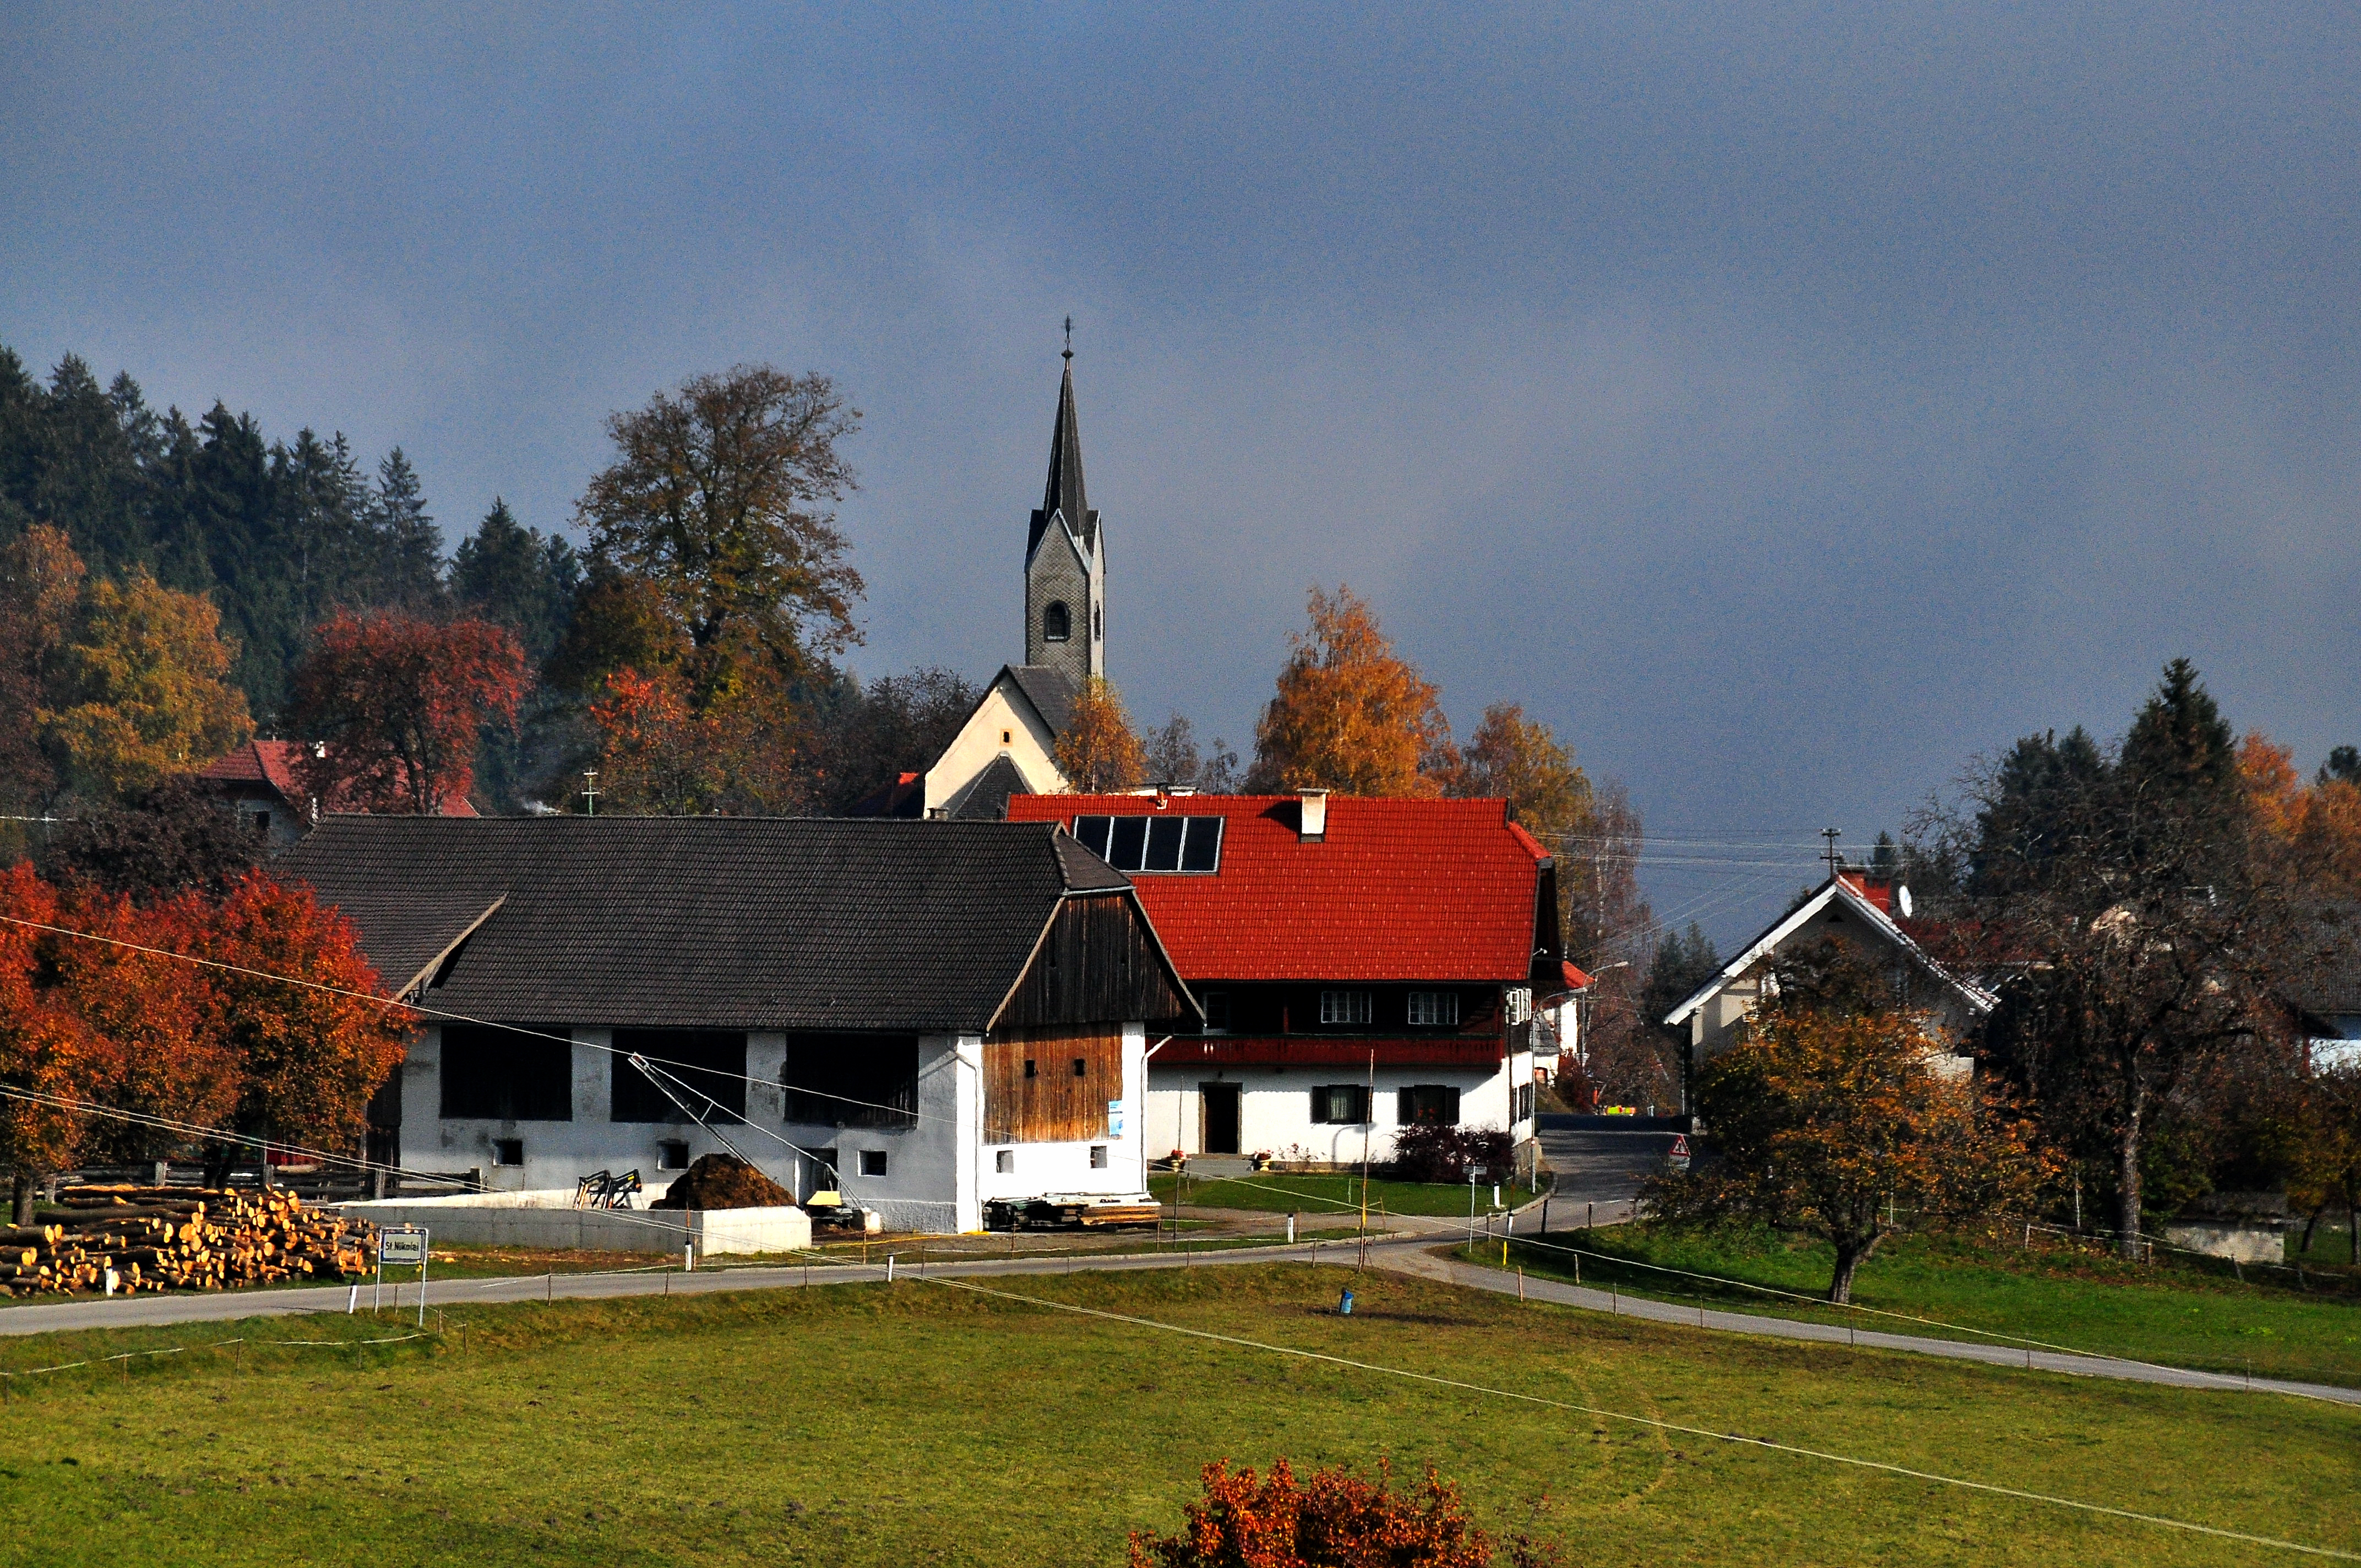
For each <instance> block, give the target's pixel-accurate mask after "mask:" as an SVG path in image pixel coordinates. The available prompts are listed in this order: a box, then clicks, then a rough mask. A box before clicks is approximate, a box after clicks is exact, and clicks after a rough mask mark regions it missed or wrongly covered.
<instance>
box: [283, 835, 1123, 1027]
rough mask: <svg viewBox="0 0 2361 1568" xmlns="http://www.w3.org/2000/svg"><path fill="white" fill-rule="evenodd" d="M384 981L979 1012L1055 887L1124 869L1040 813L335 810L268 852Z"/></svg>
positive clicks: (478, 1011) (878, 1015)
mask: <svg viewBox="0 0 2361 1568" xmlns="http://www.w3.org/2000/svg"><path fill="white" fill-rule="evenodd" d="M274 869H275V870H277V872H279V873H280V875H283V876H285V877H287V878H288V879H290V880H292V881H301V882H305V883H310V884H311V886H312V888H313V891H314V892H315V893H316V894H318V896H319V897H320V899H321V901H322V902H323V903H325V904H332V905H335V906H337V907H338V908H340V909H342V910H343V911H344V913H345V914H346V916H348V917H349V918H350V919H351V920H352V921H353V923H354V924H355V925H356V926H357V927H359V929H360V937H361V947H362V949H363V950H364V951H365V952H367V953H368V957H369V959H370V961H371V962H373V963H374V964H376V965H377V967H378V970H379V974H380V975H381V976H382V977H383V979H384V981H385V984H386V986H387V988H388V989H389V990H392V989H394V988H396V987H401V986H403V985H405V984H406V983H409V982H412V981H414V980H416V979H418V978H421V977H425V976H429V975H431V976H432V977H433V981H434V983H432V984H431V985H430V987H429V989H428V991H427V992H426V994H425V996H424V998H423V1001H424V1004H425V1005H426V1006H428V1007H430V1008H433V1009H434V1010H436V1011H438V1012H447V1013H456V1014H465V1015H467V1016H470V1017H477V1018H489V1019H500V1020H507V1021H529V1020H541V1021H546V1022H559V1023H579V1024H596V1025H617V1026H623V1027H666V1026H670V1027H681V1028H722V1029H878V1030H894V1031H898V1032H919V1033H923V1032H928V1031H961V1032H966V1033H974V1032H979V1031H981V1030H983V1028H984V1027H985V1026H986V1025H988V1024H989V1023H990V1021H991V1019H992V1017H993V1014H994V1012H995V1011H997V1009H998V1008H999V1006H1000V1004H1001V1002H1002V1000H1003V999H1004V998H1005V996H1006V995H1007V993H1008V992H1009V989H1010V988H1011V987H1012V986H1013V985H1015V984H1016V981H1017V979H1018V977H1019V976H1020V975H1021V974H1022V973H1023V972H1024V970H1025V967H1026V964H1027V960H1028V959H1029V958H1030V957H1031V955H1032V952H1033V948H1034V944H1035V942H1036V941H1037V940H1038V938H1039V937H1040V935H1041V933H1042V931H1043V929H1044V928H1045V927H1047V926H1048V925H1049V920H1050V917H1051V916H1053V915H1054V914H1055V913H1056V912H1057V908H1058V905H1059V901H1060V899H1061V898H1063V897H1064V896H1065V895H1067V894H1075V893H1104V892H1124V891H1126V890H1127V889H1128V888H1129V887H1130V885H1131V884H1130V883H1129V881H1128V879H1126V877H1124V876H1123V875H1122V874H1121V873H1120V872H1115V871H1113V870H1111V869H1109V867H1108V866H1107V865H1106V863H1105V862H1104V861H1101V860H1100V859H1099V858H1098V857H1097V856H1095V855H1093V854H1092V853H1091V852H1090V851H1089V850H1085V849H1083V848H1082V846H1081V845H1079V844H1077V843H1075V842H1074V841H1073V840H1072V839H1070V838H1068V837H1066V836H1065V835H1064V834H1062V833H1060V832H1059V831H1057V830H1056V829H1055V828H1054V827H1052V826H1049V825H1045V824H1038V823H1005V822H895V821H880V820H871V821H846V820H829V819H819V818H764V817H533V818H518V817H491V818H482V819H478V820H475V821H466V820H455V819H452V818H447V817H328V818H327V819H326V820H325V821H324V822H322V823H321V825H320V827H319V828H317V829H316V830H314V831H313V834H312V836H311V837H310V838H308V839H305V840H304V841H303V842H302V844H301V845H299V846H298V847H297V848H296V849H295V850H292V851H291V852H290V853H289V854H288V855H287V856H286V858H285V859H283V860H281V861H279V862H277V865H276V867H275V868H274Z"/></svg>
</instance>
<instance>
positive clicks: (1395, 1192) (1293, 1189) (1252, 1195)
mask: <svg viewBox="0 0 2361 1568" xmlns="http://www.w3.org/2000/svg"><path fill="white" fill-rule="evenodd" d="M1176 1180H1179V1181H1180V1186H1181V1201H1182V1202H1184V1203H1191V1204H1197V1205H1200V1206H1202V1207H1204V1208H1208V1209H1257V1210H1263V1211H1266V1212H1273V1213H1285V1212H1288V1211H1290V1210H1300V1211H1301V1212H1303V1213H1305V1214H1317V1215H1323V1216H1333V1215H1337V1214H1343V1213H1347V1212H1350V1213H1352V1214H1354V1215H1355V1216H1356V1218H1357V1217H1358V1214H1359V1211H1360V1206H1361V1179H1360V1178H1359V1177H1357V1176H1353V1175H1348V1174H1345V1173H1343V1172H1338V1173H1336V1174H1334V1175H1321V1176H1297V1175H1288V1174H1282V1173H1281V1172H1279V1171H1261V1172H1257V1174H1255V1175H1253V1176H1239V1177H1229V1178H1222V1177H1207V1178H1202V1179H1201V1178H1198V1177H1194V1176H1190V1177H1184V1178H1175V1177H1172V1176H1170V1175H1166V1176H1157V1177H1153V1178H1150V1179H1149V1183H1148V1187H1149V1190H1150V1191H1152V1192H1154V1193H1155V1194H1156V1196H1157V1197H1158V1198H1159V1199H1161V1200H1162V1201H1165V1202H1167V1203H1170V1202H1171V1201H1172V1188H1173V1184H1174V1182H1175V1181H1176ZM1532 1196H1533V1195H1532V1192H1531V1191H1530V1190H1527V1189H1525V1188H1522V1187H1511V1186H1503V1187H1502V1188H1501V1189H1500V1201H1501V1202H1502V1203H1504V1204H1506V1205H1508V1206H1509V1207H1510V1208H1515V1207H1517V1206H1518V1205H1520V1204H1522V1203H1528V1202H1531V1201H1532ZM1491 1206H1492V1188H1491V1184H1490V1183H1486V1184H1485V1185H1483V1186H1481V1187H1478V1188H1477V1189H1476V1212H1477V1213H1479V1214H1480V1213H1482V1212H1485V1211H1486V1210H1488V1209H1489V1208H1490V1207H1491ZM1380 1207H1382V1208H1383V1209H1384V1211H1385V1212H1387V1213H1389V1214H1426V1215H1442V1216H1444V1217H1446V1218H1447V1217H1449V1216H1451V1215H1454V1214H1458V1215H1465V1214H1466V1212H1467V1188H1466V1185H1465V1184H1464V1183H1463V1184H1458V1185H1451V1186H1442V1185H1437V1184H1435V1183H1433V1182H1424V1181H1372V1182H1370V1183H1369V1213H1370V1216H1371V1217H1372V1218H1373V1219H1374V1218H1375V1216H1376V1215H1377V1213H1378V1210H1379V1208H1380Z"/></svg>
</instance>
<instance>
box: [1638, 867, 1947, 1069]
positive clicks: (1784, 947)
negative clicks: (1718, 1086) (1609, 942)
mask: <svg viewBox="0 0 2361 1568" xmlns="http://www.w3.org/2000/svg"><path fill="white" fill-rule="evenodd" d="M1897 897H1899V898H1903V899H1906V898H1907V897H1908V893H1907V890H1903V889H1897V888H1896V887H1895V886H1894V884H1893V883H1885V882H1875V881H1872V880H1871V879H1869V878H1868V877H1866V876H1864V875H1863V874H1862V873H1861V872H1857V871H1850V870H1847V871H1839V872H1835V873H1834V874H1832V875H1831V876H1830V877H1829V878H1828V881H1826V882H1824V883H1821V884H1820V885H1819V886H1818V887H1817V888H1815V889H1814V890H1813V891H1812V892H1811V894H1809V895H1807V896H1806V898H1805V899H1804V900H1803V901H1802V902H1801V903H1799V904H1797V905H1795V908H1793V909H1791V910H1789V911H1788V912H1787V913H1786V914H1785V915H1783V916H1780V917H1779V918H1778V919H1776V920H1774V921H1773V922H1772V923H1771V925H1770V927H1768V928H1767V929H1765V930H1764V931H1763V934H1762V935H1761V936H1759V937H1757V938H1754V940H1753V941H1752V942H1750V943H1748V944H1747V945H1746V947H1745V948H1742V949H1741V950H1740V952H1739V954H1738V956H1737V957H1736V958H1734V959H1730V962H1729V963H1727V964H1725V965H1723V966H1722V969H1721V972H1720V973H1719V974H1717V975H1715V976H1714V977H1713V978H1712V979H1711V980H1709V981H1706V982H1705V984H1703V985H1701V986H1699V987H1698V988H1697V991H1696V992H1695V993H1694V994H1692V995H1690V996H1689V997H1688V998H1687V999H1686V1001H1684V1002H1683V1003H1681V1004H1680V1005H1679V1006H1678V1007H1675V1008H1674V1009H1673V1010H1672V1011H1671V1012H1670V1013H1668V1014H1665V1015H1664V1024H1665V1026H1666V1027H1668V1028H1675V1029H1677V1028H1680V1027H1682V1026H1683V1025H1686V1026H1687V1028H1688V1031H1689V1052H1688V1068H1689V1070H1691V1071H1694V1070H1695V1069H1696V1068H1697V1065H1698V1064H1699V1063H1701V1062H1704V1061H1706V1060H1707V1059H1708V1058H1712V1057H1716V1056H1719V1055H1720V1054H1721V1053H1722V1052H1723V1051H1725V1050H1728V1049H1729V1048H1730V1046H1731V1045H1732V1044H1733V1043H1734V1041H1735V1038H1736V1032H1737V1030H1738V1027H1739V1025H1741V1024H1743V1023H1744V1022H1745V1021H1746V1019H1747V1017H1748V1015H1749V1014H1752V1012H1753V1011H1754V1008H1755V1006H1756V1005H1757V1004H1758V1003H1761V1002H1762V1000H1763V998H1764V997H1766V996H1769V995H1772V994H1773V993H1774V992H1776V990H1777V988H1778V981H1777V977H1776V975H1775V974H1774V972H1773V970H1774V966H1775V965H1776V964H1777V962H1778V960H1779V959H1780V958H1781V957H1782V956H1783V955H1795V954H1801V953H1806V952H1809V951H1810V950H1812V949H1813V948H1816V947H1817V946H1818V945H1820V944H1821V943H1823V942H1826V943H1832V944H1834V945H1835V947H1836V948H1839V949H1841V950H1842V951H1843V952H1845V953H1846V954H1848V955H1849V956H1850V957H1852V958H1854V959H1863V960H1866V961H1868V962H1870V963H1872V964H1874V965H1876V966H1877V967H1878V968H1880V969H1882V970H1886V971H1887V972H1888V973H1890V974H1891V975H1892V977H1893V978H1894V982H1895V990H1896V992H1897V993H1898V994H1902V995H1905V996H1907V997H1909V998H1910V1000H1911V1001H1912V1003H1914V1004H1916V1005H1917V1006H1919V1007H1921V1008H1923V1009H1924V1010H1925V1011H1926V1014H1927V1019H1928V1021H1929V1023H1930V1024H1931V1025H1932V1026H1933V1028H1934V1030H1935V1032H1936V1033H1937V1034H1938V1036H1941V1037H1942V1038H1943V1039H1945V1040H1947V1041H1949V1042H1950V1043H1951V1044H1952V1045H1953V1046H1955V1047H1959V1048H1960V1050H1961V1051H1962V1052H1964V1051H1965V1049H1966V1047H1967V1044H1968V1042H1969V1040H1970V1038H1971V1036H1972V1035H1973V1034H1974V1032H1975V1028H1976V1025H1977V1023H1978V1022H1979V1021H1980V1020H1981V1019H1982V1017H1983V1016H1984V1014H1988V1013H1990V1012H1991V1011H1992V1009H1993V1001H1994V998H1993V994H1992V992H1988V991H1986V990H1984V989H1983V988H1982V986H1979V985H1976V984H1974V983H1972V982H1971V981H1967V980H1964V979H1961V978H1960V976H1958V975H1955V974H1953V973H1951V971H1950V970H1947V969H1945V968H1944V967H1943V966H1942V965H1941V964H1938V963H1937V962H1936V961H1935V960H1934V959H1932V958H1930V957H1929V956H1928V955H1927V950H1926V949H1925V948H1921V947H1920V946H1919V945H1918V944H1917V943H1916V941H1913V940H1912V939H1911V938H1910V935H1909V933H1907V932H1906V931H1905V930H1903V928H1902V927H1901V926H1900V925H1899V924H1898V923H1897V922H1896V921H1895V919H1894V905H1895V902H1896V899H1897ZM1904 915H1905V918H1906V917H1907V915H1908V911H1907V909H1906V908H1905V911H1904ZM1960 1070H1963V1071H1964V1070H1966V1062H1965V1059H1964V1057H1963V1058H1961V1060H1960ZM1683 1092H1684V1094H1686V1084H1684V1087H1683ZM1684 1109H1686V1107H1684Z"/></svg>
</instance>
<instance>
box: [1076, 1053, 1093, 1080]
mask: <svg viewBox="0 0 2361 1568" xmlns="http://www.w3.org/2000/svg"><path fill="white" fill-rule="evenodd" d="M1090 1075H1091V1064H1090V1063H1089V1061H1087V1060H1086V1059H1084V1058H1082V1057H1076V1058H1074V1076H1075V1077H1076V1078H1088V1077H1090Z"/></svg>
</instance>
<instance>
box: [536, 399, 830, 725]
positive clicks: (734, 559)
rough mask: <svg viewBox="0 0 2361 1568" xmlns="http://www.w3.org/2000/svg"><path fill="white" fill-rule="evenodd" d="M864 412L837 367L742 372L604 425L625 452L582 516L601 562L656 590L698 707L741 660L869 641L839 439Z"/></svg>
mask: <svg viewBox="0 0 2361 1568" xmlns="http://www.w3.org/2000/svg"><path fill="white" fill-rule="evenodd" d="M860 418H861V415H860V412H859V411H858V410H855V409H853V408H851V407H850V406H848V405H847V403H846V402H845V400H844V398H843V395H842V394H841V393H840V392H839V391H838V389H837V388H836V385H835V383H834V382H832V381H830V380H829V378H827V377H825V376H821V375H817V374H812V375H804V376H795V375H790V374H788V373H786V372H785V371H781V370H777V369H774V368H773V367H770V366H767V365H741V366H737V367H733V368H731V369H730V370H728V371H726V372H723V373H721V374H719V375H705V376H698V377H695V378H691V379H689V380H687V381H685V382H683V383H682V384H681V386H680V387H679V389H677V390H676V391H674V392H659V393H658V394H656V396H655V397H654V399H653V400H651V401H650V402H649V403H648V405H647V406H646V407H645V408H643V409H639V410H636V411H631V412H629V413H618V414H615V415H613V416H612V417H611V418H609V420H608V422H607V432H608V434H609V436H610V437H612V439H613V441H614V444H615V447H616V458H615V461H614V462H613V463H612V464H610V465H609V466H608V467H607V468H605V469H604V470H602V471H601V472H600V473H599V474H598V476H597V477H594V478H593V479H592V480H591V481H590V486H589V488H588V490H586V491H585V492H584V494H583V497H582V499H581V502H580V504H579V505H578V507H577V510H576V519H577V521H578V522H580V523H581V525H582V526H583V527H584V528H586V529H588V531H589V532H590V538H591V544H590V549H591V554H592V556H593V558H594V559H595V560H596V561H598V562H600V563H603V564H605V565H608V566H609V567H610V568H612V569H613V570H614V571H616V572H619V573H620V574H623V575H626V576H630V577H632V578H636V579H638V580H639V581H641V582H642V583H644V584H646V585H647V586H648V587H649V588H650V589H651V590H652V591H653V604H654V606H655V608H656V609H658V610H659V612H660V613H661V614H662V616H663V617H664V620H665V622H666V624H667V626H668V627H669V629H670V630H671V631H672V632H673V634H674V635H675V636H676V637H677V638H678V639H679V641H681V643H682V644H684V645H685V648H686V658H687V662H688V663H689V664H690V666H691V668H690V695H691V699H692V702H693V704H694V706H695V707H697V708H698V709H699V710H702V709H703V708H704V707H705V706H706V705H707V704H708V701H710V700H711V699H712V697H713V695H714V693H715V692H716V691H717V690H718V689H719V685H720V684H721V681H722V675H723V672H724V670H726V669H727V667H728V666H730V664H732V663H741V662H744V661H746V660H749V659H752V658H755V657H757V656H759V657H760V658H761V659H763V661H765V662H767V663H770V664H771V665H772V666H773V667H774V669H775V670H776V671H778V672H780V673H782V674H787V675H795V674H802V673H804V672H805V670H806V669H807V665H808V663H809V661H810V659H811V658H812V657H813V656H814V655H816V654H824V653H829V652H838V651H840V650H842V649H843V648H845V647H847V646H849V645H851V643H854V642H857V641H860V633H859V631H858V630H857V629H856V628H855V627H854V625H853V621H852V604H853V602H854V601H855V600H856V599H858V598H860V596H861V593H862V581H861V575H860V573H858V572H857V571H855V570H854V569H853V568H852V566H851V564H850V562H848V561H847V559H846V552H847V544H846V542H845V538H844V535H843V534H842V533H841V532H839V530H838V528H837V526H836V519H835V515H834V513H833V512H832V511H830V510H829V503H831V502H834V501H837V500H839V499H842V497H843V495H844V493H845V492H846V491H847V490H849V489H851V488H852V487H853V473H852V468H851V465H850V464H849V463H847V462H846V461H845V459H844V457H843V455H841V454H840V452H839V451H838V449H837V448H838V444H839V443H840V442H841V441H843V440H844V439H845V438H846V437H847V436H849V435H851V433H852V432H853V431H854V429H855V428H856V427H857V426H858V423H859V421H860ZM601 673H603V672H601Z"/></svg>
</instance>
